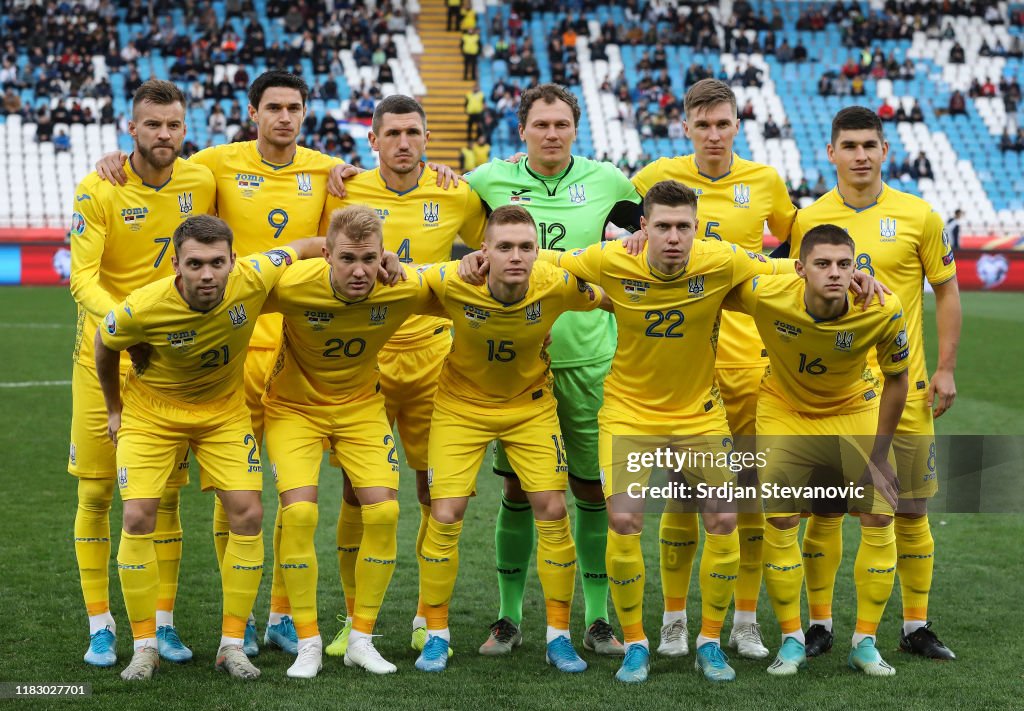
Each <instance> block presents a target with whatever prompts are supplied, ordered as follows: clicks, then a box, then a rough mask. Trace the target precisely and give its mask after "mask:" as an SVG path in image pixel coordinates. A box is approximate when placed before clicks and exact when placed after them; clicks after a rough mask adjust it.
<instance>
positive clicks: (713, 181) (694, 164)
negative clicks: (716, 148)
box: [693, 153, 736, 183]
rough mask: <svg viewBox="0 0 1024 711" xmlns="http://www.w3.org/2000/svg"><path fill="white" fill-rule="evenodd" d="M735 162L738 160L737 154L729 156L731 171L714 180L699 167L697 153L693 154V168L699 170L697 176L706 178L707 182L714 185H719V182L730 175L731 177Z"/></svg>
mask: <svg viewBox="0 0 1024 711" xmlns="http://www.w3.org/2000/svg"><path fill="white" fill-rule="evenodd" d="M735 160H736V154H735V153H733V154H731V155H730V156H729V170H727V171H725V172H724V173H722V174H721V175H719V176H718V177H717V178H712V177H711V176H710V175H708V174H707V173H705V172H704V171H702V170H701V169H700V166H699V165H697V154H696V153H694V154H693V167H694V168H696V169H697V175H699V176H700V177H702V178H706V179H707V180H710V181H711V182H712V183H717V182H718V181H719V180H721V179H722V178H724V177H726V176H728V175H730V174H731V173H732V164H733V161H735Z"/></svg>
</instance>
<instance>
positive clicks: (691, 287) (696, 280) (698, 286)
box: [687, 274, 704, 299]
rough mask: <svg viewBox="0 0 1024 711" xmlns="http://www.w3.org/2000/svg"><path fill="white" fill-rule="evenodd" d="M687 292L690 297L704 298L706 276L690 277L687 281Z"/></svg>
mask: <svg viewBox="0 0 1024 711" xmlns="http://www.w3.org/2000/svg"><path fill="white" fill-rule="evenodd" d="M687 290H688V291H689V292H690V296H692V297H694V298H697V299H699V298H700V297H702V296H704V275H703V274H701V275H700V276H695V277H690V278H689V279H688V280H687Z"/></svg>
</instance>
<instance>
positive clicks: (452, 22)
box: [444, 0, 462, 32]
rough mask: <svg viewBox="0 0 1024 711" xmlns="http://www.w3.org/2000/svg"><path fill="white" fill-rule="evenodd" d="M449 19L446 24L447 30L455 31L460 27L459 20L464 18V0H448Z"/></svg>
mask: <svg viewBox="0 0 1024 711" xmlns="http://www.w3.org/2000/svg"><path fill="white" fill-rule="evenodd" d="M447 5H448V21H447V23H446V25H445V28H444V29H445V31H446V32H454V31H455V30H458V29H459V21H460V20H461V19H462V0H447Z"/></svg>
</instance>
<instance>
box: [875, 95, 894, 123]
mask: <svg viewBox="0 0 1024 711" xmlns="http://www.w3.org/2000/svg"><path fill="white" fill-rule="evenodd" d="M878 118H880V119H882V121H892V120H893V119H894V118H896V111H895V110H894V109H893V108H892V106H890V105H889V100H888V99H885V100H884V101H882V105H881V106H879V107H878Z"/></svg>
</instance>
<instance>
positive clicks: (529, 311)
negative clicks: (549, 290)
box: [526, 301, 540, 323]
mask: <svg viewBox="0 0 1024 711" xmlns="http://www.w3.org/2000/svg"><path fill="white" fill-rule="evenodd" d="M539 321H540V302H539V301H534V302H533V303H532V304H529V305H528V306H527V307H526V323H538V322H539Z"/></svg>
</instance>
